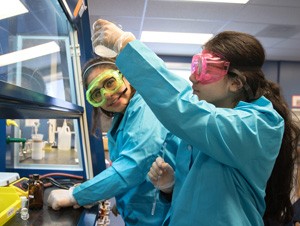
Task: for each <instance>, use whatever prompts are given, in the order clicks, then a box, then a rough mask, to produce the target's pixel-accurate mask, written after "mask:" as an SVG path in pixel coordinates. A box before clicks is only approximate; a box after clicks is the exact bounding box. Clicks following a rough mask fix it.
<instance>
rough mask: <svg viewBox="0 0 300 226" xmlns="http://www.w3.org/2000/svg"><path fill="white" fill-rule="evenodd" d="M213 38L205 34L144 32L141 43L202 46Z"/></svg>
mask: <svg viewBox="0 0 300 226" xmlns="http://www.w3.org/2000/svg"><path fill="white" fill-rule="evenodd" d="M212 36H213V35H212V34H204V33H203V34H202V33H179V32H158V31H143V32H142V35H141V41H142V42H159V43H178V44H200V45H202V44H204V43H206V42H207V41H208V40H209V39H210V38H211V37H212Z"/></svg>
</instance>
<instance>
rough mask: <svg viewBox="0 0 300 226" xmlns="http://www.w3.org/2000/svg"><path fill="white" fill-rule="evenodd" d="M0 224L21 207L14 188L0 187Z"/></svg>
mask: <svg viewBox="0 0 300 226" xmlns="http://www.w3.org/2000/svg"><path fill="white" fill-rule="evenodd" d="M0 203H1V205H0V225H4V224H5V223H6V222H7V221H8V220H9V219H10V218H12V217H13V216H14V215H15V214H16V212H17V211H18V210H19V209H20V208H21V199H20V197H19V195H18V194H17V192H16V191H15V189H14V188H12V187H0Z"/></svg>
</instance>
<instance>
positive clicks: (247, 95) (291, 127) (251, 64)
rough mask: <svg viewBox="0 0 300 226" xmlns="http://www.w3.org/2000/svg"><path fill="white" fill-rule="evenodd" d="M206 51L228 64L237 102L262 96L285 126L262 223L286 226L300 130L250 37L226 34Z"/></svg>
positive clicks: (290, 205)
mask: <svg viewBox="0 0 300 226" xmlns="http://www.w3.org/2000/svg"><path fill="white" fill-rule="evenodd" d="M205 49H206V50H208V51H211V52H213V53H216V54H218V55H220V56H222V57H224V58H225V59H226V60H228V61H229V62H230V69H229V72H228V76H229V77H230V78H232V79H237V78H238V79H239V80H240V81H241V82H242V83H243V85H244V86H243V87H244V89H241V92H240V95H239V96H238V97H237V99H236V101H237V102H238V101H240V100H243V101H247V102H251V101H253V100H256V99H257V98H259V97H261V96H265V97H266V98H268V99H269V100H270V101H271V102H272V104H273V106H274V109H275V110H276V111H277V112H278V113H279V114H280V115H281V116H282V118H283V119H284V122H285V127H284V134H283V139H282V144H281V147H280V152H279V155H278V157H277V159H276V162H275V165H274V168H273V171H272V174H271V176H270V178H269V180H268V182H267V187H266V196H265V202H266V210H265V214H264V222H265V225H267V224H268V223H267V222H268V221H269V220H275V221H277V222H279V223H287V222H289V221H290V220H291V219H292V217H293V207H292V204H291V199H290V195H291V191H292V188H293V184H294V180H293V179H294V177H293V175H294V167H295V161H296V158H297V144H298V142H299V136H300V128H299V127H297V125H296V123H295V122H294V121H293V119H292V113H291V110H290V109H289V107H288V104H287V103H286V101H285V99H284V97H283V95H282V92H281V89H280V87H279V85H278V84H276V83H274V82H272V81H269V80H267V79H266V78H265V76H264V73H263V72H262V70H261V68H262V66H263V64H264V61H265V53H264V48H263V46H262V45H261V43H260V42H259V41H258V40H257V39H256V38H255V37H253V36H252V35H249V34H246V33H242V32H234V31H225V32H221V33H220V34H218V35H216V36H215V37H214V38H213V39H211V40H210V41H208V42H207V43H206V44H205Z"/></svg>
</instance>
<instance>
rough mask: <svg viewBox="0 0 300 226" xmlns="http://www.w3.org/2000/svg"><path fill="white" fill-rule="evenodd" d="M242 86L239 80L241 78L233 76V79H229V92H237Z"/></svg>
mask: <svg viewBox="0 0 300 226" xmlns="http://www.w3.org/2000/svg"><path fill="white" fill-rule="evenodd" d="M242 87H243V83H242V81H241V79H239V78H237V77H236V78H233V79H230V91H231V92H234V93H235V92H237V91H239V90H240V89H241V88H242Z"/></svg>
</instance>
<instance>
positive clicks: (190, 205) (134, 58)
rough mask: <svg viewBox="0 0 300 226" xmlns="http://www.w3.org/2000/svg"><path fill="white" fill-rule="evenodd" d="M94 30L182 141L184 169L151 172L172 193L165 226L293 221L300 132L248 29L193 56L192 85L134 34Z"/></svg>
mask: <svg viewBox="0 0 300 226" xmlns="http://www.w3.org/2000/svg"><path fill="white" fill-rule="evenodd" d="M96 25H98V26H96V30H95V31H94V35H93V39H94V40H93V41H95V39H101V41H102V43H103V44H105V45H106V46H107V47H109V48H112V49H114V50H115V51H116V52H118V53H119V56H118V57H117V60H116V64H117V66H118V68H119V69H120V71H122V73H124V74H126V78H127V79H128V80H129V81H130V83H131V84H132V85H133V86H134V87H135V88H136V89H137V90H138V92H139V93H140V94H141V95H142V97H143V98H144V99H145V101H146V102H147V104H148V105H149V106H150V108H151V110H152V111H153V112H154V113H155V115H156V116H157V117H158V118H159V120H160V121H161V122H162V123H163V124H164V125H165V126H166V128H168V129H169V130H170V131H171V132H172V133H173V134H175V135H177V136H178V137H179V138H181V139H182V142H181V144H180V147H179V149H178V152H177V156H176V170H174V169H172V167H171V166H170V165H169V164H167V163H165V162H164V161H163V160H162V159H160V158H158V159H157V160H156V162H155V163H154V164H153V166H152V167H151V170H150V172H149V177H150V179H151V180H152V181H153V183H154V184H155V185H156V186H160V188H161V190H162V191H164V192H171V191H172V192H173V200H172V206H171V209H170V211H169V215H168V217H167V218H166V220H165V222H164V225H172V226H174V225H176V226H177V225H178V226H182V225H201V226H211V225H214V226H216V225H220V226H224V225H230V226H240V225H243V226H246V225H248V226H256V225H257V226H261V225H264V224H265V225H269V220H270V219H271V220H272V221H274V220H275V221H277V222H280V223H285V222H288V221H289V220H290V219H291V217H292V206H291V201H290V193H291V189H292V185H293V181H292V175H293V168H294V160H295V157H296V146H297V143H298V140H299V128H297V127H296V125H295V123H294V122H293V121H292V119H291V113H290V111H289V109H288V106H287V104H286V102H285V100H284V98H283V96H282V94H281V92H280V89H279V87H278V85H277V84H275V83H273V82H271V81H268V80H267V79H265V77H264V74H263V72H262V70H261V67H262V65H263V63H264V60H265V55H264V49H263V47H262V45H261V44H260V43H259V41H258V40H256V39H255V38H254V37H253V36H251V35H248V34H245V33H240V32H230V31H228V32H222V33H220V34H218V35H216V36H215V37H214V38H213V39H211V40H210V41H209V42H208V43H206V44H205V45H204V50H203V51H202V52H201V53H199V54H196V55H195V56H194V57H193V60H192V66H191V69H192V74H191V76H190V81H191V82H192V87H191V86H190V85H189V84H188V82H187V81H185V80H184V79H182V78H180V77H178V76H176V75H174V74H173V73H171V72H170V71H168V70H167V69H166V67H165V65H164V63H163V61H162V60H161V59H159V58H158V57H157V56H156V55H155V54H154V53H153V52H152V51H151V50H149V49H148V48H147V47H146V46H145V45H144V44H142V43H141V42H139V41H138V40H135V38H134V36H133V35H132V34H130V33H128V32H124V31H122V30H120V29H119V28H117V27H116V26H115V25H114V24H112V23H110V22H108V21H105V20H98V21H97V23H96ZM174 171H175V176H174ZM158 177H159V178H160V179H159V180H157V178H158ZM174 177H175V178H174ZM158 181H159V182H158ZM172 181H175V185H174V187H173V182H172Z"/></svg>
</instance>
